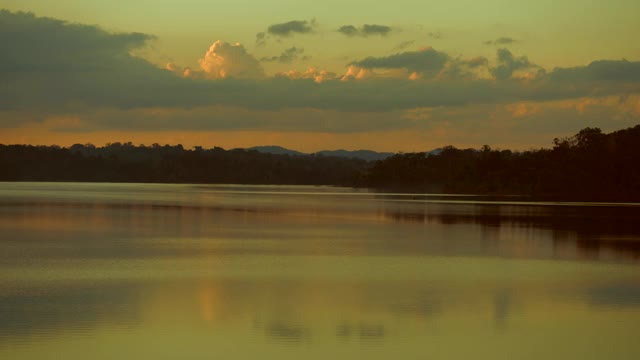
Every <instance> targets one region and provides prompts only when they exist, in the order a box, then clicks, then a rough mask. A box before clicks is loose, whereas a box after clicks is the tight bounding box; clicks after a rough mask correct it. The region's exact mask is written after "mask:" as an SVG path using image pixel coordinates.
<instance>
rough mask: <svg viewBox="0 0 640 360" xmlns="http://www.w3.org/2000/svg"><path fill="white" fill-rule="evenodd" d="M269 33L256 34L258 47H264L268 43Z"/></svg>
mask: <svg viewBox="0 0 640 360" xmlns="http://www.w3.org/2000/svg"><path fill="white" fill-rule="evenodd" d="M266 36H267V33H265V32H264V31H263V32H259V33H257V34H256V46H264V45H265V44H266V43H267V39H266Z"/></svg>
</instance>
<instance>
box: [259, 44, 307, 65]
mask: <svg viewBox="0 0 640 360" xmlns="http://www.w3.org/2000/svg"><path fill="white" fill-rule="evenodd" d="M303 53H304V49H302V48H297V47H295V46H293V47H290V48H288V49H285V50H284V51H283V52H282V53H281V54H280V55H279V56H267V57H263V58H261V59H260V61H265V62H272V61H277V62H280V63H283V64H288V63H291V62H293V61H295V60H298V58H299V57H300V55H302V54H303ZM308 59H310V57H309V56H303V57H302V60H308Z"/></svg>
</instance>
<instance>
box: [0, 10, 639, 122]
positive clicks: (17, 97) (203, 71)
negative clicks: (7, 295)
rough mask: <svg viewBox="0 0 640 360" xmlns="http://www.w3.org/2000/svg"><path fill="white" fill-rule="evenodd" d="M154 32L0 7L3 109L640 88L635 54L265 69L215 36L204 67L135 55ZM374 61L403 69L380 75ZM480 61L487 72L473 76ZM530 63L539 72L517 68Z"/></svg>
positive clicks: (483, 100)
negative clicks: (116, 29)
mask: <svg viewBox="0 0 640 360" xmlns="http://www.w3.org/2000/svg"><path fill="white" fill-rule="evenodd" d="M152 39H153V36H150V35H145V34H139V33H111V32H108V31H105V30H103V29H100V28H99V27H95V26H86V25H77V24H70V23H66V22H64V21H60V20H55V19H50V18H41V17H36V16H34V15H33V14H26V13H11V12H8V11H0V112H4V113H5V114H7V113H11V114H15V113H16V112H19V111H42V112H48V113H50V114H54V115H55V114H56V113H65V112H69V111H71V110H73V109H79V108H81V109H89V108H91V109H99V108H116V109H146V108H154V107H161V108H181V109H190V108H196V107H205V106H232V107H238V108H245V109H262V110H277V109H294V108H295V109H309V108H314V109H333V110H336V111H369V112H372V111H394V110H401V109H412V108H416V107H440V106H444V107H447V106H462V105H469V104H487V105H488V106H489V105H492V104H508V103H515V102H520V101H527V102H542V101H552V100H553V101H555V100H566V99H574V98H581V97H603V96H608V95H625V94H638V93H640V62H638V61H627V60H606V61H604V60H603V61H595V62H592V63H591V64H589V65H586V66H578V67H572V68H558V69H554V70H550V71H547V72H545V71H543V70H542V69H541V68H540V67H539V66H537V65H536V64H534V63H532V62H530V61H529V60H528V58H527V57H525V56H515V55H513V54H512V53H511V52H510V51H508V50H506V49H500V50H498V54H497V61H496V62H495V63H494V62H490V61H489V60H487V59H485V58H470V59H459V58H454V57H452V56H450V55H449V54H447V53H444V52H440V51H437V50H435V49H433V48H427V49H423V50H420V51H407V52H400V53H398V54H395V55H391V56H383V57H367V58H364V59H361V60H358V61H354V62H352V63H351V64H350V67H349V68H348V69H346V72H345V73H344V74H332V73H330V72H322V71H320V70H315V69H314V70H312V71H310V70H307V71H304V72H299V73H290V74H288V75H281V76H275V77H269V76H266V75H265V74H264V72H263V71H262V68H261V67H260V64H259V62H258V61H257V60H256V59H255V58H254V57H253V56H252V55H251V54H250V53H248V52H247V50H246V49H245V48H244V47H242V45H239V44H231V43H225V42H222V41H217V42H216V43H214V44H213V45H212V46H211V47H210V48H209V50H208V51H207V52H206V54H205V56H204V57H203V58H202V59H201V60H200V66H201V68H200V69H187V68H181V67H180V66H178V65H175V64H171V65H169V66H168V68H167V69H164V68H159V67H157V66H155V65H154V64H151V63H149V62H148V61H145V60H143V59H140V58H137V57H135V56H133V55H131V54H132V51H135V50H138V49H141V48H143V47H144V46H146V45H147V42H148V41H151V40H152ZM43 54H46V56H43ZM347 65H348V64H347ZM379 69H382V70H387V71H389V72H393V71H398V73H402V74H404V75H403V78H396V77H382V76H378V75H376V74H375V71H377V70H379ZM481 71H484V72H486V77H482V76H471V75H469V72H473V73H478V72H481ZM527 72H534V73H535V74H536V77H534V78H532V79H528V80H526V81H524V80H523V79H522V77H520V76H518V75H519V73H527ZM176 73H177V74H178V75H180V76H177V75H176ZM414 74H415V75H414ZM409 77H412V79H414V80H416V81H410V80H409ZM343 79H344V80H350V81H342V80H343ZM495 80H499V81H495ZM2 119H3V120H2V123H0V126H5V124H6V121H7V120H6V119H7V118H6V117H3V118H2Z"/></svg>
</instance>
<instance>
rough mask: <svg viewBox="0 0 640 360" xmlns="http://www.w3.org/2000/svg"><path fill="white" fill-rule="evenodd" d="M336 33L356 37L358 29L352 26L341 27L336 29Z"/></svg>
mask: <svg viewBox="0 0 640 360" xmlns="http://www.w3.org/2000/svg"><path fill="white" fill-rule="evenodd" d="M338 32H339V33H341V34H343V35H346V36H356V35H359V34H360V31H359V30H358V28H356V27H355V26H353V25H342V26H340V28H339V29H338Z"/></svg>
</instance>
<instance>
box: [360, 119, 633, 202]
mask: <svg viewBox="0 0 640 360" xmlns="http://www.w3.org/2000/svg"><path fill="white" fill-rule="evenodd" d="M364 184H365V185H366V186H369V187H374V188H386V189H400V190H415V191H427V192H445V193H473V194H500V195H506V194H513V195H533V196H537V197H547V198H562V199H580V200H625V201H630V200H636V201H638V200H640V125H637V126H635V127H632V128H628V129H624V130H619V131H615V132H612V133H610V134H604V133H603V132H602V131H601V130H600V129H598V128H585V129H583V130H581V131H580V132H578V133H577V134H576V135H574V136H571V137H566V138H561V139H557V138H556V139H554V140H553V148H550V149H546V148H543V149H538V150H531V151H522V152H514V151H511V150H494V149H491V147H490V146H487V145H485V146H483V147H482V148H481V149H479V150H476V149H457V148H455V147H453V146H447V147H445V148H443V149H442V151H441V152H440V153H439V154H437V155H428V154H426V153H410V154H397V155H395V156H393V157H390V158H387V159H385V160H384V161H379V162H377V163H376V164H375V165H374V166H372V167H371V168H370V169H369V170H368V172H367V174H366V177H365V179H364Z"/></svg>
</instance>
